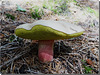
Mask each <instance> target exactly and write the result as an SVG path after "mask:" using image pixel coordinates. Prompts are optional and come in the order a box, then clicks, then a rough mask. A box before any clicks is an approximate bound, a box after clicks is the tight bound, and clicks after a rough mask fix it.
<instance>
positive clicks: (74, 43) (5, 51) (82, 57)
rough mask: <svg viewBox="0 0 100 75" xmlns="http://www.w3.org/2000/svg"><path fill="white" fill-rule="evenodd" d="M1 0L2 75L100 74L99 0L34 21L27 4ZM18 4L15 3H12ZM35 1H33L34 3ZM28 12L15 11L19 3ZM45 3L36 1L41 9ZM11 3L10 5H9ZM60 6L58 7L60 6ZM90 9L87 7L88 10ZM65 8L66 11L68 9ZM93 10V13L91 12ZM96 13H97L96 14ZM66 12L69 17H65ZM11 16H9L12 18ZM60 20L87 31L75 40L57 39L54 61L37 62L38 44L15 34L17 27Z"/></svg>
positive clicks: (81, 0) (79, 0)
mask: <svg viewBox="0 0 100 75" xmlns="http://www.w3.org/2000/svg"><path fill="white" fill-rule="evenodd" d="M2 1H3V0H0V60H1V61H0V73H1V74H98V73H99V15H98V12H99V11H98V10H99V8H98V0H88V1H87V0H75V1H77V3H75V2H69V3H68V6H66V8H67V9H68V12H64V13H63V14H60V15H58V14H54V12H53V11H51V10H48V9H45V8H44V9H43V11H44V12H45V14H43V15H42V16H41V17H40V18H38V19H35V18H33V17H32V14H30V10H29V8H31V7H32V5H30V4H29V5H26V4H24V3H25V2H26V1H27V0H25V2H24V3H23V2H22V3H23V4H22V5H20V4H21V1H20V2H18V0H11V1H12V2H7V1H9V0H6V1H4V2H3V4H2ZM13 1H15V2H13ZM31 1H32V0H30V3H31ZM17 2H18V3H19V5H20V6H21V7H22V8H24V9H26V11H25V12H22V11H16V4H14V3H17ZM42 2H43V0H37V1H36V2H33V3H34V4H35V5H39V6H40V7H42V6H41V5H42ZM7 3H8V4H7ZM39 3H40V4H39ZM58 6H59V5H58ZM87 7H88V8H87ZM67 9H65V10H67ZM91 9H92V10H91ZM94 10H95V11H94ZM66 13H67V15H65V14H66ZM9 15H10V16H9ZM40 19H43V20H58V21H59V20H61V21H65V22H69V23H72V24H76V25H79V26H81V27H82V28H83V29H84V30H85V32H84V33H83V34H82V35H81V36H79V37H76V38H71V39H65V40H55V43H54V59H53V61H51V62H48V63H41V62H40V61H39V60H38V56H37V54H38V42H37V41H32V40H28V39H22V38H19V37H18V36H16V35H15V33H14V31H15V28H16V27H17V26H19V25H21V24H25V23H32V22H35V21H37V20H40Z"/></svg>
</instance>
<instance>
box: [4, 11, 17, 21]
mask: <svg viewBox="0 0 100 75" xmlns="http://www.w3.org/2000/svg"><path fill="white" fill-rule="evenodd" d="M5 15H6V17H7V18H10V19H11V20H15V16H13V15H11V14H9V13H6V14H5Z"/></svg>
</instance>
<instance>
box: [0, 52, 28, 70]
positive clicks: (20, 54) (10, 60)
mask: <svg viewBox="0 0 100 75" xmlns="http://www.w3.org/2000/svg"><path fill="white" fill-rule="evenodd" d="M29 51H30V50H26V51H22V52H20V53H19V54H18V55H16V56H15V57H14V58H12V59H9V60H8V61H6V62H4V63H3V64H2V65H0V68H1V67H3V66H4V65H6V64H8V63H9V62H12V61H14V60H16V59H18V58H20V57H21V56H23V55H24V54H26V53H28V52H29Z"/></svg>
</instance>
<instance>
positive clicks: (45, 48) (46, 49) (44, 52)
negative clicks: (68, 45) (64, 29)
mask: <svg viewBox="0 0 100 75" xmlns="http://www.w3.org/2000/svg"><path fill="white" fill-rule="evenodd" d="M53 45H54V40H39V51H38V57H39V60H40V61H41V62H49V61H52V59H53Z"/></svg>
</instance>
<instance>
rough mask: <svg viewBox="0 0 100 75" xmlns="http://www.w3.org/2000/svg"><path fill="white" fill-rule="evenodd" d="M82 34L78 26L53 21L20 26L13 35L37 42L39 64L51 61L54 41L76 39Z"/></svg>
mask: <svg viewBox="0 0 100 75" xmlns="http://www.w3.org/2000/svg"><path fill="white" fill-rule="evenodd" d="M83 32H84V29H83V28H81V27H80V26H77V25H73V24H70V23H66V22H64V21H53V20H38V21H36V22H34V23H27V24H23V25H20V26H18V27H17V28H16V30H15V34H16V35H17V36H19V37H21V38H25V39H31V40H38V43H39V51H38V57H39V60H40V61H41V62H49V61H52V60H53V45H54V40H59V39H70V38H73V37H78V36H80V35H82V34H83Z"/></svg>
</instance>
